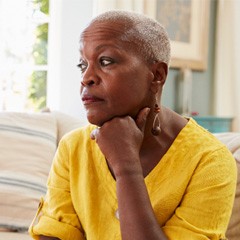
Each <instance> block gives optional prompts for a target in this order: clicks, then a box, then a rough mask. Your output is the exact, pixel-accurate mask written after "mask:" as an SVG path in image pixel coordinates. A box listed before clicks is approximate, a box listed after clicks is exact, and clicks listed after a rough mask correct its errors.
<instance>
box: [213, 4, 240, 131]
mask: <svg viewBox="0 0 240 240" xmlns="http://www.w3.org/2000/svg"><path fill="white" fill-rule="evenodd" d="M216 21H217V22H216V25H217V29H216V52H215V69H214V90H215V94H214V96H215V99H214V112H215V115H216V116H220V117H233V129H232V130H233V131H240V28H239V23H240V1H237V0H218V5H217V20H216Z"/></svg>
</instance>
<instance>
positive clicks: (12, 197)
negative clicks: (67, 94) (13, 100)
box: [0, 112, 57, 231]
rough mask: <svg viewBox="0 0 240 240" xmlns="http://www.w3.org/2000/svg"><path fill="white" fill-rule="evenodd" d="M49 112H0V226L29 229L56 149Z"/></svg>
mask: <svg viewBox="0 0 240 240" xmlns="http://www.w3.org/2000/svg"><path fill="white" fill-rule="evenodd" d="M56 138H57V131H56V121H55V118H54V116H52V115H51V114H49V113H44V114H37V113H35V114H30V113H29V114H28V113H13V112H12V113H11V112H1V113H0V227H6V228H8V229H12V230H21V231H22V230H27V229H28V227H29V225H30V223H31V221H32V218H33V216H34V214H35V212H36V209H37V207H38V203H39V198H40V196H42V195H45V194H46V181H47V176H48V173H49V170H50V166H51V162H52V159H53V157H54V154H55V151H56Z"/></svg>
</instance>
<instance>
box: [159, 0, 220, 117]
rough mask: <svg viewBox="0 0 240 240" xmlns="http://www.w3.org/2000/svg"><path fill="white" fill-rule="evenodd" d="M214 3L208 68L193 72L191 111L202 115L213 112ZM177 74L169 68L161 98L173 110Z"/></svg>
mask: <svg viewBox="0 0 240 240" xmlns="http://www.w3.org/2000/svg"><path fill="white" fill-rule="evenodd" d="M216 5H217V1H216V0H210V18H209V45H208V68H207V70H206V71H201V72H200V71H199V72H197V71H194V72H193V86H192V111H194V112H198V113H199V115H202V116H205V115H211V114H212V112H213V109H212V108H213V106H212V104H213V69H214V48H215V45H214V42H215V19H216ZM178 74H179V70H178V69H170V72H169V75H168V79H167V82H166V85H165V90H164V94H163V99H162V104H163V105H165V106H167V107H169V108H171V109H173V110H176V109H175V106H176V101H177V83H176V82H177V78H178Z"/></svg>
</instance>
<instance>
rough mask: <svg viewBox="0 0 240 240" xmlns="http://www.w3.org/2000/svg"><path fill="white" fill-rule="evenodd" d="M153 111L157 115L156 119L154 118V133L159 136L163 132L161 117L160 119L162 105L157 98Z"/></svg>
mask: <svg viewBox="0 0 240 240" xmlns="http://www.w3.org/2000/svg"><path fill="white" fill-rule="evenodd" d="M153 111H154V113H155V114H156V115H155V117H154V120H153V126H152V134H153V135H154V136H158V135H159V134H160V133H161V127H160V119H159V112H160V107H159V106H158V104H157V100H156V103H155V106H154V110H153Z"/></svg>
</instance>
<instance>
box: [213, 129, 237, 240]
mask: <svg viewBox="0 0 240 240" xmlns="http://www.w3.org/2000/svg"><path fill="white" fill-rule="evenodd" d="M214 135H215V136H216V137H217V138H218V139H219V140H220V141H221V142H223V143H224V144H225V145H226V146H227V147H228V149H229V150H230V151H231V152H232V154H233V156H234V158H235V160H236V164H237V171H238V174H237V177H238V179H237V189H236V196H235V201H234V205H233V211H232V216H231V219H230V222H229V226H228V230H227V233H226V235H227V238H228V239H231V240H239V238H240V133H237V132H230V133H218V134H214Z"/></svg>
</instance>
